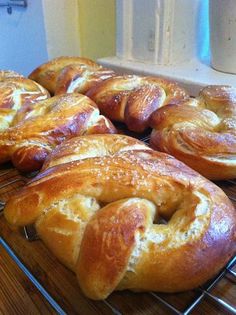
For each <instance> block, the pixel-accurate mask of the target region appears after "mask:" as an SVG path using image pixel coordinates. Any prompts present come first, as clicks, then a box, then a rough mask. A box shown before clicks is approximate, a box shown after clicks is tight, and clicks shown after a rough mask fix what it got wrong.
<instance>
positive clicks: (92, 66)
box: [29, 57, 114, 95]
mask: <svg viewBox="0 0 236 315" xmlns="http://www.w3.org/2000/svg"><path fill="white" fill-rule="evenodd" d="M112 75H114V72H113V71H112V70H109V69H105V68H103V67H102V66H101V65H99V64H97V63H96V62H94V61H92V60H90V59H88V58H83V57H58V58H55V59H53V60H51V61H49V62H47V63H45V64H43V65H41V66H39V67H38V68H36V69H35V70H34V71H33V72H32V73H31V74H30V75H29V78H30V79H32V80H34V81H36V82H38V83H40V84H41V85H42V86H44V87H45V88H47V90H48V91H50V93H51V94H52V95H57V94H63V93H73V92H77V93H82V94H84V93H85V92H87V90H88V89H90V88H91V87H93V86H94V85H96V84H97V83H98V82H100V81H102V80H105V79H106V78H109V77H110V76H112Z"/></svg>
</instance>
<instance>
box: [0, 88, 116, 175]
mask: <svg viewBox="0 0 236 315" xmlns="http://www.w3.org/2000/svg"><path fill="white" fill-rule="evenodd" d="M30 106H31V105H30ZM30 106H29V107H30ZM33 106H34V108H33V109H32V108H30V110H28V109H27V110H26V112H25V113H24V117H25V119H24V120H23V121H21V123H19V124H18V125H16V126H14V127H12V128H9V129H8V130H6V131H5V132H2V133H1V134H0V150H1V156H0V163H3V162H5V161H8V160H10V159H11V160H12V162H13V163H14V165H15V167H16V168H17V169H19V170H20V171H23V172H29V171H33V170H37V169H39V168H41V166H42V164H43V162H44V160H45V158H46V156H47V155H48V154H49V152H51V151H52V149H53V148H55V147H56V146H57V145H58V144H60V143H61V142H63V141H64V140H65V139H69V138H71V137H74V136H77V135H82V134H87V133H88V134H90V133H93V132H101V133H104V132H105V133H115V132H116V129H115V127H114V126H113V125H112V124H111V122H109V121H107V120H106V118H105V117H103V116H101V115H99V110H98V108H97V106H96V104H95V103H94V102H93V101H92V100H90V99H89V98H88V97H87V96H84V95H81V94H78V93H76V94H65V95H60V96H54V97H52V98H50V99H48V100H45V101H42V102H38V103H37V104H35V105H33Z"/></svg>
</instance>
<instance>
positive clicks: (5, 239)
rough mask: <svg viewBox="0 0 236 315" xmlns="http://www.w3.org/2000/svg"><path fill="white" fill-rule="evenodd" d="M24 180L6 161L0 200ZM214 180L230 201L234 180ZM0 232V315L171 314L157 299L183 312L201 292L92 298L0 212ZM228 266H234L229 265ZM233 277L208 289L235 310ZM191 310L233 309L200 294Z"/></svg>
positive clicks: (235, 190) (235, 199) (235, 185)
mask: <svg viewBox="0 0 236 315" xmlns="http://www.w3.org/2000/svg"><path fill="white" fill-rule="evenodd" d="M28 180H29V178H26V177H23V176H22V175H20V174H19V173H18V172H17V171H16V170H15V169H13V168H12V167H11V166H10V165H6V166H4V167H2V168H0V200H1V201H6V200H7V199H8V198H9V196H10V195H11V194H13V193H14V191H16V190H17V189H19V187H21V186H23V185H24V184H25V183H26V182H27V181H28ZM217 184H218V185H219V186H220V187H221V188H222V189H223V190H224V191H225V192H226V194H227V195H228V196H229V198H230V199H231V200H232V202H233V203H234V205H235V204H236V182H234V181H225V182H218V183H217ZM0 206H1V205H0ZM0 236H1V237H2V242H0V314H4V315H5V314H11V315H14V314H17V315H19V314H56V313H61V314H63V313H66V314H81V315H90V314H91V315H92V314H103V315H106V314H117V315H119V314H129V315H131V314H132V315H136V314H137V315H138V314H140V315H142V314H145V315H151V314H153V315H154V314H155V315H157V314H174V312H173V310H171V309H170V307H169V306H165V305H164V304H163V302H161V301H160V299H164V301H166V302H167V303H171V305H173V307H174V308H176V309H177V310H178V311H179V313H178V314H182V313H181V312H183V310H184V309H186V308H188V307H191V305H192V303H193V302H194V301H196V299H197V297H199V296H201V292H200V291H198V290H196V291H190V292H186V293H180V294H169V295H168V294H158V295H157V294H155V293H132V292H129V291H123V292H115V293H113V294H111V296H109V297H108V298H107V299H106V300H105V301H92V300H89V299H87V298H86V297H84V296H83V294H82V293H81V291H80V288H79V286H78V283H77V280H76V276H75V275H74V274H73V273H72V272H71V271H70V270H68V269H67V268H65V267H64V266H63V265H61V264H60V263H59V262H58V261H57V259H56V258H55V257H54V256H53V255H52V254H51V253H50V252H49V250H48V249H47V248H46V247H45V246H44V244H43V243H42V242H41V241H40V240H35V241H28V240H26V238H25V236H24V233H23V231H18V230H12V229H11V228H10V227H9V226H8V224H7V223H6V221H5V219H4V217H3V215H1V216H0ZM17 259H19V260H20V261H18V260H17ZM21 263H22V265H21ZM22 269H23V270H22ZM232 270H233V271H235V270H236V268H235V267H232ZM186 277H188V275H186ZM234 281H235V278H234V280H233V279H232V278H231V276H230V274H229V273H225V274H224V276H223V277H222V278H221V279H220V280H219V281H217V283H216V285H215V286H214V288H213V289H212V290H210V293H211V294H213V295H214V296H217V297H220V298H221V299H223V300H224V301H226V302H227V303H229V304H230V305H232V306H234V308H235V307H236V286H235V282H234ZM202 296H203V295H202ZM186 314H187V313H186ZM191 314H210V315H211V314H214V315H215V314H232V312H229V311H227V310H226V309H225V308H222V307H221V306H220V305H219V304H218V303H216V302H215V301H214V300H213V299H212V298H211V297H209V296H207V295H206V294H205V295H204V296H203V298H202V299H201V300H200V303H199V304H198V305H197V306H196V307H194V309H193V310H192V312H191Z"/></svg>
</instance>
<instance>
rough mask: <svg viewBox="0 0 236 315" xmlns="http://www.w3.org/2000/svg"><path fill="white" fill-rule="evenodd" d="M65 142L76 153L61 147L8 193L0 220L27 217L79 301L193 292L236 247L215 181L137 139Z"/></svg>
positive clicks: (233, 222)
mask: <svg viewBox="0 0 236 315" xmlns="http://www.w3.org/2000/svg"><path fill="white" fill-rule="evenodd" d="M73 141H76V143H77V145H78V150H77V152H76V153H75V154H74V153H73V152H70V151H72V150H70V149H69V145H68V144H67V145H66V146H65V147H63V145H62V146H61V150H62V151H61V152H60V150H58V151H57V152H56V153H54V156H53V157H52V158H51V161H50V163H49V164H48V166H50V165H54V166H52V167H50V168H48V169H46V170H45V171H44V172H42V173H41V174H39V175H38V176H37V177H36V178H35V179H33V181H31V182H30V183H29V184H28V185H27V186H25V187H24V188H23V189H22V190H21V191H19V192H17V193H16V194H15V195H14V196H13V197H11V199H10V200H9V201H8V203H7V204H6V207H5V217H6V219H7V221H8V222H9V223H10V224H12V225H17V226H23V225H27V224H32V223H35V225H36V229H37V231H38V234H39V236H40V238H41V239H42V240H43V241H44V242H45V243H46V245H47V246H48V247H49V248H50V249H51V250H52V252H53V253H54V254H55V255H56V256H57V257H58V258H59V259H60V260H61V261H62V262H63V263H64V264H66V265H67V266H68V267H69V268H71V269H72V270H73V271H74V272H75V273H76V274H77V277H78V280H79V284H80V286H81V288H82V290H83V292H84V293H85V294H86V295H87V296H88V297H90V298H92V299H104V298H106V297H107V296H108V295H109V294H110V293H111V292H112V291H114V290H123V289H130V290H134V291H143V290H144V291H145V290H154V291H162V292H178V291H183V290H188V289H192V288H195V287H197V286H198V285H200V284H202V283H204V282H205V281H206V280H208V279H209V278H211V277H212V276H213V275H215V274H216V273H217V272H218V271H219V269H220V268H222V267H223V266H224V264H225V263H226V262H227V260H228V259H229V258H230V257H231V255H232V254H233V253H235V249H236V248H235V245H236V242H235V240H236V216H235V210H234V208H233V206H232V204H231V202H230V201H229V199H228V198H227V196H226V195H225V194H224V192H223V191H222V190H221V189H220V188H219V187H217V186H216V185H214V184H213V183H211V182H210V181H208V180H206V179H205V178H204V177H202V176H200V175H199V174H197V173H196V172H194V171H193V170H191V169H190V168H188V167H187V166H185V165H184V164H183V163H181V162H179V161H178V160H176V159H175V158H173V157H171V156H169V155H167V154H164V153H158V152H155V151H153V150H150V149H148V148H146V147H145V146H144V145H143V144H142V143H140V142H139V141H138V140H134V139H130V138H128V137H125V136H120V135H102V136H98V137H95V136H92V137H91V136H89V137H81V138H79V139H77V140H73ZM70 143H71V142H69V144H70ZM90 145H91V146H90ZM67 149H69V151H67ZM101 153H102V154H101ZM76 155H77V156H76ZM75 158H76V159H77V160H75ZM49 160H50V159H49ZM71 160H73V161H71ZM67 161H69V162H67ZM54 162H55V163H54ZM57 163H62V164H57ZM56 164H57V165H56ZM159 217H162V218H164V219H165V220H167V221H168V222H167V224H163V223H161V222H159ZM186 275H187V276H186Z"/></svg>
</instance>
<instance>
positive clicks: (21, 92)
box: [0, 70, 49, 131]
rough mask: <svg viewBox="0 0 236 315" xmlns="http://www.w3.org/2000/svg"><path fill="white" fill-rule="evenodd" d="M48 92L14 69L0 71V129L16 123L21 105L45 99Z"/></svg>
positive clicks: (19, 115) (19, 117) (18, 119)
mask: <svg viewBox="0 0 236 315" xmlns="http://www.w3.org/2000/svg"><path fill="white" fill-rule="evenodd" d="M48 97H49V93H48V91H47V90H45V89H44V88H43V87H42V86H40V85H39V84H38V83H36V82H34V81H32V80H29V79H26V78H24V77H22V76H21V75H20V74H17V73H16V72H14V71H4V70H2V71H0V131H2V130H5V129H7V128H8V127H9V126H12V125H15V124H17V123H18V122H19V121H20V120H21V119H22V118H23V117H22V114H20V113H19V112H20V110H21V108H22V107H24V106H27V105H28V104H33V103H36V102H38V101H40V100H44V99H47V98H48Z"/></svg>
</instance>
